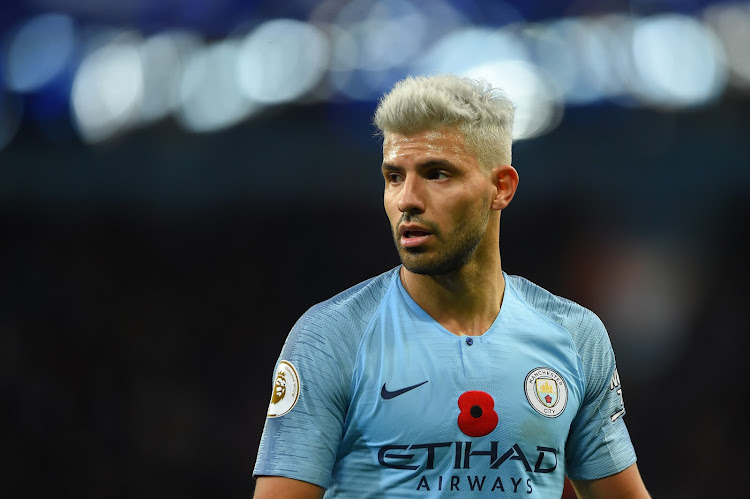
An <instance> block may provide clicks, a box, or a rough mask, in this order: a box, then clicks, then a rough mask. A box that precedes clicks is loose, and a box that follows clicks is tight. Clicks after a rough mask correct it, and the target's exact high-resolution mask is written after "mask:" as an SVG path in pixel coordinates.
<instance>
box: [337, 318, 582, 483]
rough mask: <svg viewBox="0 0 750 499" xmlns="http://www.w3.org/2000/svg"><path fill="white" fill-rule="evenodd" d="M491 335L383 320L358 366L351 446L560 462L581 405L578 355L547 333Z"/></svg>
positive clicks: (403, 454)
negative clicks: (454, 332)
mask: <svg viewBox="0 0 750 499" xmlns="http://www.w3.org/2000/svg"><path fill="white" fill-rule="evenodd" d="M488 333H491V334H485V335H484V336H480V337H458V336H453V335H450V334H447V333H446V332H445V331H441V330H440V329H439V328H437V327H433V326H431V325H430V324H429V323H415V324H414V325H412V326H411V327H404V326H403V324H402V325H400V326H399V325H394V324H389V323H388V322H383V323H381V324H377V325H376V329H375V330H374V331H373V334H372V335H371V336H370V337H369V338H368V340H367V342H366V344H364V345H363V346H362V349H361V356H360V358H359V360H358V366H357V369H356V371H355V377H354V380H353V389H352V398H351V404H350V409H349V413H348V415H347V422H346V425H345V428H346V432H347V435H346V437H347V438H348V442H349V444H350V445H352V446H357V445H359V446H363V447H367V448H369V449H370V450H371V452H373V453H374V452H377V453H378V454H379V460H380V464H381V465H383V464H385V465H393V466H407V467H413V466H417V467H425V466H426V467H429V466H430V465H434V464H435V463H436V462H438V461H440V460H443V461H444V462H446V463H449V464H450V465H451V466H452V467H453V468H456V467H457V466H458V467H464V466H466V467H469V466H471V462H472V461H474V462H477V461H482V462H484V465H485V466H488V467H492V466H500V465H501V464H502V463H503V462H505V461H507V460H513V461H518V462H517V463H516V464H518V465H522V466H523V467H525V468H528V469H531V470H533V468H534V467H535V466H536V467H537V468H539V467H543V466H554V464H553V462H556V460H557V455H556V454H558V453H559V454H562V452H564V446H565V441H566V439H567V435H568V432H569V428H570V424H571V421H572V419H573V417H574V416H575V413H576V411H577V408H578V406H579V405H580V400H581V383H580V375H579V369H578V365H577V359H576V357H575V355H572V353H571V351H570V349H569V348H568V345H567V343H566V341H565V339H564V338H558V337H557V336H556V335H555V334H552V335H550V334H545V331H536V332H534V331H533V330H530V331H522V330H521V331H519V330H505V331H503V330H494V331H490V332H488ZM547 333H549V332H547ZM543 340H544V341H543ZM540 448H541V449H548V452H547V454H548V455H547V456H546V457H545V455H544V453H542V455H540V451H539V449H540ZM383 449H385V450H383ZM553 454H555V455H553ZM407 469H408V468H407Z"/></svg>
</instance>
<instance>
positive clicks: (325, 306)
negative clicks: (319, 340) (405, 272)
mask: <svg viewBox="0 0 750 499" xmlns="http://www.w3.org/2000/svg"><path fill="white" fill-rule="evenodd" d="M397 274H398V267H397V268H395V269H391V270H389V271H387V272H384V273H383V274H380V275H379V276H376V277H373V278H371V279H368V280H366V281H363V282H361V283H359V284H357V285H355V286H352V287H351V288H349V289H347V290H345V291H342V292H341V293H339V294H337V295H336V296H334V297H332V298H329V299H328V300H326V301H323V302H321V303H318V304H316V305H314V306H312V307H310V309H308V310H307V312H305V313H304V314H303V315H302V317H300V319H299V320H298V321H297V323H296V324H295V326H294V328H293V330H292V332H293V333H294V332H295V331H296V332H302V331H304V332H307V333H313V334H320V335H325V336H326V337H330V336H331V335H334V336H345V337H350V336H352V334H355V333H356V332H364V330H365V329H366V326H367V324H368V323H369V322H370V320H371V319H372V317H373V316H374V315H375V313H376V312H377V310H378V308H379V307H380V305H381V303H382V302H383V299H384V297H385V296H386V294H387V292H388V289H389V288H390V287H391V285H392V283H393V281H394V278H395V276H396V275H397Z"/></svg>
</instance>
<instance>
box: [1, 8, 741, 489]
mask: <svg viewBox="0 0 750 499" xmlns="http://www.w3.org/2000/svg"><path fill="white" fill-rule="evenodd" d="M0 30H1V31H0V395H1V396H2V403H1V407H2V410H1V411H0V415H1V416H0V418H1V419H0V422H2V427H3V429H4V431H3V439H2V440H3V442H2V445H0V459H1V460H0V497H9V498H16V497H52V496H54V497H78V498H82V497H97V498H99V497H111V498H119V497H122V498H125V497H160V498H161V497H182V498H191V497H196V498H197V497H248V496H249V495H250V494H251V492H252V487H253V484H252V479H251V478H250V473H251V469H252V465H253V463H254V459H255V452H256V449H257V444H258V440H259V436H260V431H261V429H262V424H263V420H264V414H265V407H266V405H267V403H268V398H269V396H270V377H271V370H272V368H273V365H274V362H275V360H276V356H277V354H278V352H279V349H280V347H281V344H282V343H283V341H284V338H285V336H286V333H287V332H288V330H289V328H290V327H291V326H292V324H293V323H294V322H295V320H296V319H297V317H298V316H299V315H300V314H301V313H303V312H304V310H305V309H306V308H307V307H309V306H310V305H312V304H313V303H315V302H318V301H321V300H323V299H326V298H328V297H330V296H331V295H333V294H334V293H336V292H338V291H341V290H343V289H344V288H346V287H348V286H350V285H353V284H355V283H357V282H359V281H361V280H363V279H366V278H368V277H370V276H373V275H375V274H378V273H380V272H382V271H385V270H387V269H388V268H391V267H392V266H394V265H396V264H397V257H396V255H395V252H394V250H393V248H392V242H391V240H390V235H389V231H388V226H387V222H386V219H385V217H384V215H383V213H382V207H381V189H382V186H381V180H380V176H379V164H380V150H379V147H380V146H379V143H378V141H377V139H376V138H374V136H373V131H374V130H373V128H372V126H371V124H370V118H371V113H372V111H373V109H374V106H375V103H376V101H377V98H378V97H379V96H380V95H381V94H382V93H383V92H384V91H386V90H387V89H388V88H389V87H390V86H391V85H392V84H393V82H395V81H396V80H398V79H400V78H401V77H403V76H405V75H407V74H427V73H434V72H454V73H459V74H464V75H468V76H474V77H482V78H485V79H487V80H489V81H491V82H492V83H494V84H495V85H496V86H500V87H502V88H504V89H505V90H506V92H507V93H508V95H509V96H510V97H511V98H512V99H513V100H514V102H515V103H516V106H517V110H518V119H517V126H516V129H515V131H514V134H515V136H516V139H517V142H516V145H515V153H514V164H515V166H516V167H517V169H518V171H519V173H520V176H521V184H520V188H519V192H518V195H517V197H516V199H515V200H514V202H513V204H512V205H511V206H510V207H509V208H508V209H507V210H506V213H505V214H504V217H503V228H502V252H503V259H504V260H503V263H504V266H505V268H506V270H507V271H508V272H509V273H517V274H521V275H524V276H525V277H528V278H530V279H532V280H534V281H535V282H537V283H538V284H540V285H542V286H544V287H546V288H548V289H550V290H551V291H553V292H555V293H557V294H561V295H564V296H567V297H569V298H572V299H574V300H576V301H578V302H579V303H581V304H583V305H585V306H587V307H589V308H591V309H593V310H594V311H595V312H597V313H598V314H599V315H600V316H601V317H602V319H603V320H604V322H605V324H606V325H607V326H608V329H609V331H610V335H611V337H612V341H613V343H614V345H615V350H616V353H617V355H618V364H619V371H620V373H621V376H622V378H623V384H624V395H625V402H626V407H627V409H628V413H629V415H628V416H627V417H626V421H627V422H628V425H629V428H630V431H631V435H632V437H633V440H634V441H635V444H636V448H637V451H638V454H639V456H640V467H641V470H642V474H643V476H644V479H645V480H646V483H647V485H648V486H649V488H650V489H651V491H652V493H653V495H654V497H660V498H672V497H674V498H692V497H696V498H698V497H700V498H702V497H742V496H744V495H745V494H746V493H745V492H743V491H744V490H745V488H746V486H745V485H744V483H743V482H742V480H741V466H742V462H743V461H742V459H743V456H744V455H745V453H746V449H747V448H748V443H749V442H748V437H747V432H745V431H744V426H743V424H742V423H741V421H742V420H744V418H743V416H742V415H743V414H745V412H744V407H745V404H744V400H743V399H744V395H743V394H744V391H743V390H744V389H743V388H742V387H743V386H744V385H745V384H747V374H746V369H747V368H746V366H747V360H746V357H747V355H748V353H750V349H748V339H747V335H748V332H750V331H748V326H747V320H746V318H745V312H744V310H745V307H746V306H747V305H746V304H747V301H748V298H750V296H748V295H749V293H748V292H747V290H746V281H747V280H748V278H749V277H750V275H749V272H748V271H749V270H750V266H749V265H748V263H747V258H748V255H749V254H750V244H749V243H748V240H749V238H748V237H747V235H746V232H747V230H748V228H749V227H748V226H749V224H748V221H749V216H750V198H749V197H748V195H749V194H750V140H749V139H750V132H749V131H748V130H750V3H749V2H717V1H708V0H685V1H677V0H632V1H625V0H566V1H558V2H544V1H541V0H533V1H532V0H527V1H523V0H514V1H480V0H431V1H427V0H399V1H397V0H367V1H363V0H353V1H342V0H327V1H313V0H288V1H285V2H259V1H248V0H244V1H243V0H163V1H160V2H147V1H137V0H133V1H129V2H100V1H97V0H26V1H15V2H12V1H8V0H4V1H3V2H2V4H1V5H0ZM738 466H739V467H740V468H739V469H738V468H737V467H738ZM738 472H739V475H740V476H737V475H738Z"/></svg>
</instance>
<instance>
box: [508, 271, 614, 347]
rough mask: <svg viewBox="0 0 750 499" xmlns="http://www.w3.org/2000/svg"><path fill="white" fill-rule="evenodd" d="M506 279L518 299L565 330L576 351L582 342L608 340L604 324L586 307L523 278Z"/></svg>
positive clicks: (590, 343) (581, 345)
mask: <svg viewBox="0 0 750 499" xmlns="http://www.w3.org/2000/svg"><path fill="white" fill-rule="evenodd" d="M507 278H508V281H509V283H510V286H511V288H512V289H513V290H515V291H516V293H517V295H518V297H519V299H521V300H522V301H524V302H525V303H526V305H527V306H528V307H530V308H531V309H533V310H534V311H535V312H536V313H538V314H540V315H542V316H543V317H545V318H546V319H547V320H548V321H550V322H552V323H554V324H556V325H557V326H559V327H560V328H562V329H564V330H565V331H567V332H568V334H570V337H571V339H572V341H573V343H574V344H575V345H576V348H577V349H578V350H579V351H581V350H582V349H584V347H585V345H592V344H593V345H598V344H600V343H601V342H602V341H607V342H608V338H607V332H606V329H605V327H604V324H603V323H602V321H601V319H599V317H598V316H597V315H596V314H595V313H594V312H592V311H591V310H589V309H588V308H586V307H584V306H581V305H579V304H578V303H576V302H574V301H572V300H569V299H567V298H563V297H561V296H558V295H555V294H553V293H551V292H550V291H547V290H546V289H544V288H542V287H541V286H538V285H537V284H534V283H533V282H531V281H529V280H528V279H525V278H523V277H520V276H515V275H512V276H511V275H509V276H507Z"/></svg>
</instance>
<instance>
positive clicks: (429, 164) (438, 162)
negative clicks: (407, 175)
mask: <svg viewBox="0 0 750 499" xmlns="http://www.w3.org/2000/svg"><path fill="white" fill-rule="evenodd" d="M436 166H443V167H448V168H455V167H456V166H455V165H454V164H453V163H451V162H450V161H448V160H447V159H430V160H427V161H425V162H424V163H420V164H419V165H417V169H419V170H426V169H428V168H433V167H436ZM380 169H381V170H382V171H384V172H386V171H388V172H403V171H404V168H402V167H400V166H397V165H394V164H391V163H383V166H381V168H380Z"/></svg>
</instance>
